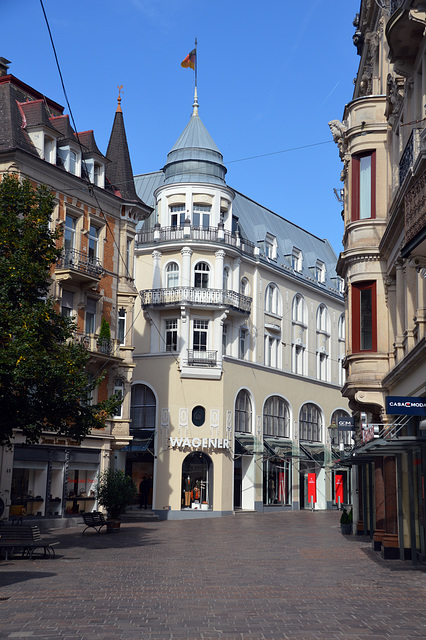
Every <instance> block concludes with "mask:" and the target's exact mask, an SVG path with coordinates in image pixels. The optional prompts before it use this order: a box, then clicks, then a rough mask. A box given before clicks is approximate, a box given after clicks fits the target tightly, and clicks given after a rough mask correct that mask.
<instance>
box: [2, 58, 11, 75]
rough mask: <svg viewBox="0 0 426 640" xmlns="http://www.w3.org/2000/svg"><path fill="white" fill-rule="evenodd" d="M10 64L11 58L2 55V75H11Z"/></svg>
mask: <svg viewBox="0 0 426 640" xmlns="http://www.w3.org/2000/svg"><path fill="white" fill-rule="evenodd" d="M9 64H10V60H6V58H1V57H0V77H1V76H7V75H9V71H8V69H9Z"/></svg>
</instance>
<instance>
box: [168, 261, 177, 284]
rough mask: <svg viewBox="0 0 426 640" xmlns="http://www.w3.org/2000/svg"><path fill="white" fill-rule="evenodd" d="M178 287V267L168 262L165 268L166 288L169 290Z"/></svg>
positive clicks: (174, 263)
mask: <svg viewBox="0 0 426 640" xmlns="http://www.w3.org/2000/svg"><path fill="white" fill-rule="evenodd" d="M178 286H179V265H178V264H177V263H176V262H169V264H168V265H167V267H166V287H167V289H171V288H173V287H178Z"/></svg>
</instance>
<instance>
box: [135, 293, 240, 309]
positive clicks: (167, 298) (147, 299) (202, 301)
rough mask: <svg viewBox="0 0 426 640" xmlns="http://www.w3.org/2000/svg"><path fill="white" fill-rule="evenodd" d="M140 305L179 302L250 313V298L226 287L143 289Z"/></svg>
mask: <svg viewBox="0 0 426 640" xmlns="http://www.w3.org/2000/svg"><path fill="white" fill-rule="evenodd" d="M140 296H141V301H142V307H149V306H176V305H181V304H191V305H203V306H205V305H213V306H221V307H230V308H232V309H236V310H237V311H241V312H243V313H250V311H251V302H252V299H251V298H249V297H248V296H244V295H243V294H241V293H237V292H236V291H229V290H228V289H199V288H197V287H171V288H169V289H145V290H143V291H141V292H140Z"/></svg>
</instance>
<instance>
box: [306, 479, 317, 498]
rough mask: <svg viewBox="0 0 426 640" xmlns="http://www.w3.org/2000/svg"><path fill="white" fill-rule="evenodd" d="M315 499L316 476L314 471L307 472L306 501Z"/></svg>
mask: <svg viewBox="0 0 426 640" xmlns="http://www.w3.org/2000/svg"><path fill="white" fill-rule="evenodd" d="M316 501H317V477H316V475H315V473H308V502H309V504H311V502H316Z"/></svg>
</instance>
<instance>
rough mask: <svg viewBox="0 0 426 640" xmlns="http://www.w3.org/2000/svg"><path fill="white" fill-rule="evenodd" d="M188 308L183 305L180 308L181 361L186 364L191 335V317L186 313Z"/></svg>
mask: <svg viewBox="0 0 426 640" xmlns="http://www.w3.org/2000/svg"><path fill="white" fill-rule="evenodd" d="M186 311H187V309H186V307H185V306H182V307H181V309H180V340H179V346H180V361H181V364H183V365H185V364H187V363H188V349H189V348H190V335H189V325H190V322H189V317H188V316H187V313H186Z"/></svg>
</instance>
